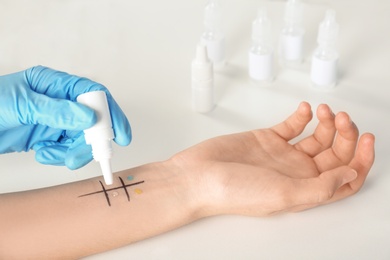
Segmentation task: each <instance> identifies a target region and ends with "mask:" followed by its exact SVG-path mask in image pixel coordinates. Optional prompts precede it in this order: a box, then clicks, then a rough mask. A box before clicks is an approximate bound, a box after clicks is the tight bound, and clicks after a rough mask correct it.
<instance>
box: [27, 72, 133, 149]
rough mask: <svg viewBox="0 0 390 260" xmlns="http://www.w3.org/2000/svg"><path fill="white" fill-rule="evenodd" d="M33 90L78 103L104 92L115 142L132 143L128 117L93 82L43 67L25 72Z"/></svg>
mask: <svg viewBox="0 0 390 260" xmlns="http://www.w3.org/2000/svg"><path fill="white" fill-rule="evenodd" d="M25 75H26V78H27V79H28V82H29V84H30V86H31V89H32V90H34V91H36V92H38V93H45V95H47V96H50V97H55V98H60V99H69V100H71V101H76V99H77V97H78V96H79V95H80V94H83V93H85V92H90V91H97V90H102V91H105V92H106V94H107V101H108V105H109V107H110V111H111V119H112V124H113V128H114V132H115V139H114V140H115V142H116V143H117V144H118V145H121V146H126V145H128V144H129V143H130V142H131V138H132V136H131V128H130V124H129V121H128V120H127V118H126V115H125V114H124V113H123V111H122V110H121V108H120V107H119V105H118V104H117V102H116V101H115V100H114V98H113V97H112V95H111V93H110V92H109V91H108V89H107V88H106V87H105V86H103V85H101V84H99V83H96V82H94V81H92V80H89V79H87V78H81V77H78V76H75V75H70V74H68V73H65V72H61V71H56V70H53V69H50V68H47V67H43V66H36V67H33V68H30V69H28V70H26V71H25Z"/></svg>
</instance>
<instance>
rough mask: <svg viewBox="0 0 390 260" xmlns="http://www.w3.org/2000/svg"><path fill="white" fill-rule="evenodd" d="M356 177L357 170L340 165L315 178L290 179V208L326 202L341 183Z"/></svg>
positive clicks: (343, 183)
mask: <svg viewBox="0 0 390 260" xmlns="http://www.w3.org/2000/svg"><path fill="white" fill-rule="evenodd" d="M357 177H358V174H357V171H355V170H354V169H352V168H350V167H348V166H342V167H338V168H335V169H333V170H330V171H327V172H324V173H322V174H321V175H319V176H318V177H315V178H309V179H292V181H293V182H295V184H294V188H293V189H292V190H293V194H291V198H292V199H293V202H292V203H291V204H292V207H291V209H294V208H296V207H299V206H303V207H305V205H309V206H310V207H314V206H317V205H320V204H324V203H327V202H328V201H330V200H331V199H332V198H333V196H334V195H335V194H336V192H337V191H338V189H339V188H340V187H342V186H343V185H345V184H347V183H350V182H352V181H354V180H356V178H357Z"/></svg>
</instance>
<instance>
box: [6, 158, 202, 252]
mask: <svg viewBox="0 0 390 260" xmlns="http://www.w3.org/2000/svg"><path fill="white" fill-rule="evenodd" d="M179 171H180V170H178V169H174V167H171V164H169V165H168V163H167V162H164V163H153V164H148V165H144V166H141V167H137V168H133V169H129V170H125V171H122V172H118V173H117V174H116V175H115V177H114V178H115V182H114V184H113V185H110V186H106V185H105V184H104V181H103V180H102V178H94V179H89V180H85V181H81V182H76V183H71V184H65V185H61V186H56V187H51V188H46V189H40V190H33V191H27V192H19V193H12V194H4V195H2V196H1V199H0V212H1V214H0V230H1V232H2V235H1V236H0V256H1V258H4V257H5V259H12V257H13V258H15V259H29V258H39V259H55V258H64V259H71V258H79V257H82V256H85V255H89V254H93V253H97V252H101V251H106V250H109V249H113V248H116V247H120V246H123V245H126V244H129V243H132V242H135V241H138V240H142V239H145V238H147V237H151V236H154V235H157V234H160V233H163V232H166V231H169V230H172V229H174V228H176V227H179V226H182V225H185V224H187V223H190V222H192V221H194V220H196V219H197V218H198V217H200V215H199V214H198V213H197V212H198V207H199V203H198V202H199V201H198V200H196V196H195V197H194V196H193V194H191V193H192V192H193V189H192V187H194V185H193V184H192V183H191V182H193V179H192V178H189V177H188V175H187V174H185V173H181V172H179Z"/></svg>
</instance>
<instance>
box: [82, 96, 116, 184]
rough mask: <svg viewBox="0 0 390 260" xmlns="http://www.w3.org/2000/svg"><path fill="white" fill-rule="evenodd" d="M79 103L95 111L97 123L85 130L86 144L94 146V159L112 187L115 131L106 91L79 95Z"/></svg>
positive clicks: (106, 181)
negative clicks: (112, 141) (112, 142)
mask: <svg viewBox="0 0 390 260" xmlns="http://www.w3.org/2000/svg"><path fill="white" fill-rule="evenodd" d="M77 102H79V103H81V104H83V105H86V106H88V107H90V108H92V109H93V110H95V113H96V115H97V122H96V124H95V125H94V126H92V127H91V128H88V129H85V130H84V135H85V142H86V143H87V144H90V145H91V146H92V155H93V158H94V159H95V161H98V162H99V163H100V167H101V169H102V173H103V177H104V181H105V183H106V184H107V185H111V184H112V183H113V175H112V171H111V163H110V159H111V156H112V148H111V140H112V139H114V131H113V129H112V123H111V116H110V110H109V107H108V103H107V96H106V93H105V92H104V91H92V92H87V93H84V94H81V95H79V96H78V97H77Z"/></svg>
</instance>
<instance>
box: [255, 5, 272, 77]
mask: <svg viewBox="0 0 390 260" xmlns="http://www.w3.org/2000/svg"><path fill="white" fill-rule="evenodd" d="M273 52H274V48H273V46H272V25H271V21H270V20H269V19H268V16H267V12H266V10H265V9H259V10H258V14H257V18H256V19H255V20H254V21H253V23H252V47H251V48H250V50H249V76H250V78H251V79H252V80H254V81H255V82H256V83H261V82H269V81H272V80H273V77H274V72H273V56H274V55H273Z"/></svg>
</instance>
